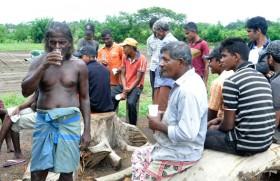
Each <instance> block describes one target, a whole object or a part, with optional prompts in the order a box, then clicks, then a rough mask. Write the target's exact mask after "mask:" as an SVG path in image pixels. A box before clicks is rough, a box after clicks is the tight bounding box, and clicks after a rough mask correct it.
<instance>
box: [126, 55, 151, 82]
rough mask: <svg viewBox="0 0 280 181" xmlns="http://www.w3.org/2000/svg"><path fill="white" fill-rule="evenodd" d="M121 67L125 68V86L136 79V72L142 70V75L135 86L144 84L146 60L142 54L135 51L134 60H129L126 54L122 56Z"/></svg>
mask: <svg viewBox="0 0 280 181" xmlns="http://www.w3.org/2000/svg"><path fill="white" fill-rule="evenodd" d="M122 67H123V68H125V70H126V74H125V78H126V86H127V87H130V85H131V84H132V83H133V82H134V81H135V80H136V78H137V72H143V76H142V78H141V81H140V82H139V84H138V85H137V87H141V86H144V80H145V73H146V67H147V60H146V58H145V56H144V55H142V54H141V53H140V52H139V51H137V55H136V58H135V60H130V58H129V57H128V56H124V57H123V60H122Z"/></svg>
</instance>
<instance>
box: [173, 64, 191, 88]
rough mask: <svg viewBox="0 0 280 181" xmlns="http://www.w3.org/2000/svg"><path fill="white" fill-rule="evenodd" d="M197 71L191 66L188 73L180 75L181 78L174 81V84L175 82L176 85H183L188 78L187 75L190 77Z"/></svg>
mask: <svg viewBox="0 0 280 181" xmlns="http://www.w3.org/2000/svg"><path fill="white" fill-rule="evenodd" d="M194 73H195V70H194V68H191V69H190V70H188V71H187V72H186V73H184V75H182V76H181V77H179V79H177V80H176V81H175V82H174V83H173V85H174V84H176V85H179V86H180V85H182V84H183V83H184V81H185V80H186V77H188V76H190V75H192V74H194Z"/></svg>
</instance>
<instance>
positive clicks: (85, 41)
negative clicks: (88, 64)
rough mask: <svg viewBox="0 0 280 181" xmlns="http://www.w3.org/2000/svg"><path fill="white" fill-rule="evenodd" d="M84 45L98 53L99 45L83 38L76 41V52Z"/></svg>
mask: <svg viewBox="0 0 280 181" xmlns="http://www.w3.org/2000/svg"><path fill="white" fill-rule="evenodd" d="M86 45H91V46H93V48H94V49H95V50H96V52H98V48H99V43H98V42H97V41H95V40H87V39H86V38H85V37H83V38H80V39H79V40H78V46H77V48H78V50H80V49H81V48H82V47H83V46H86Z"/></svg>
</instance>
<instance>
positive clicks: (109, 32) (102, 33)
mask: <svg viewBox="0 0 280 181" xmlns="http://www.w3.org/2000/svg"><path fill="white" fill-rule="evenodd" d="M106 35H110V36H111V37H113V34H112V31H111V30H109V29H105V30H103V31H102V32H101V37H105V36H106Z"/></svg>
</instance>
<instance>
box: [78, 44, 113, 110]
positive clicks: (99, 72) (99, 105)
mask: <svg viewBox="0 0 280 181" xmlns="http://www.w3.org/2000/svg"><path fill="white" fill-rule="evenodd" d="M74 55H75V56H76V57H79V58H81V59H82V60H83V61H84V62H85V63H86V64H87V68H88V80H89V98H90V110H91V113H103V112H110V111H113V108H114V106H113V102H112V100H111V90H110V72H109V70H108V69H107V68H106V67H104V66H103V65H101V64H99V63H98V62H97V61H96V60H95V57H96V51H95V49H93V47H92V46H90V45H86V46H83V47H82V48H81V49H80V51H78V52H76V53H75V54H74Z"/></svg>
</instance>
